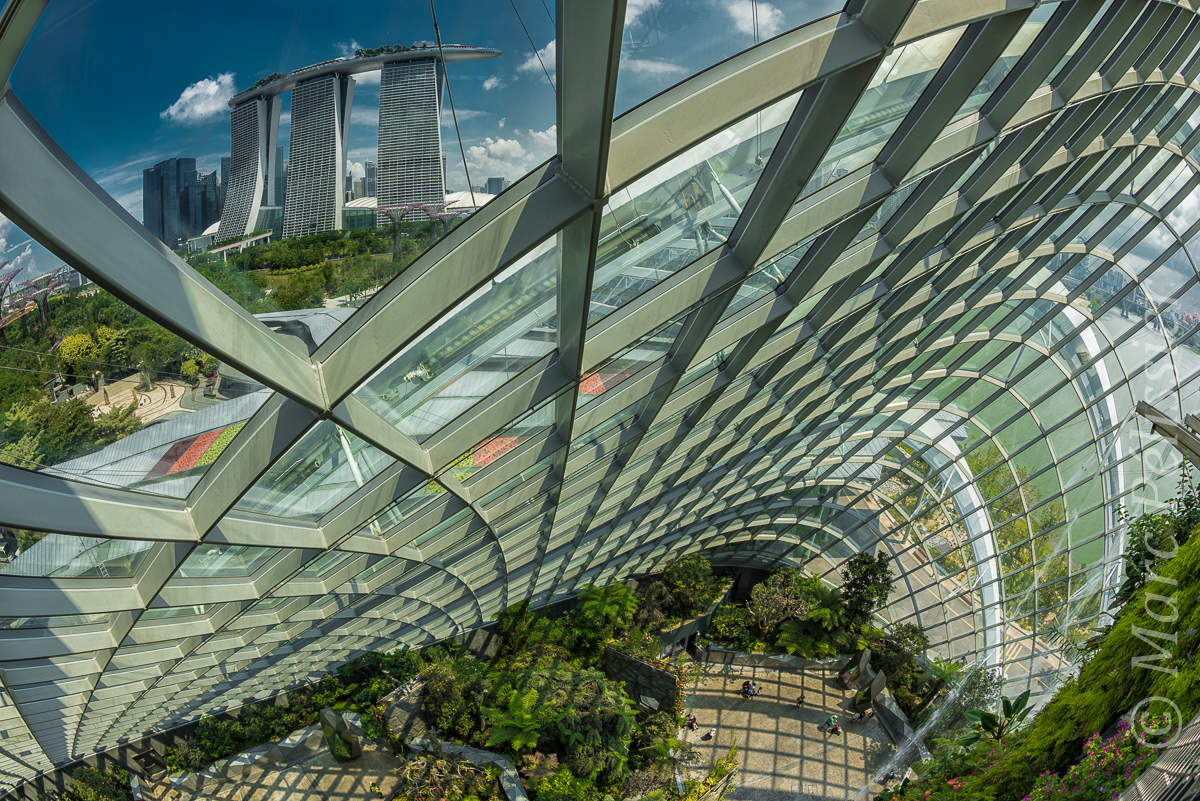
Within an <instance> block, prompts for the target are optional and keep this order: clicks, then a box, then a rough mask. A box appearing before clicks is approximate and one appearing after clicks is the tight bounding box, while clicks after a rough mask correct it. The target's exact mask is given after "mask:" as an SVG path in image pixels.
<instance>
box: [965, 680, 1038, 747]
mask: <svg viewBox="0 0 1200 801" xmlns="http://www.w3.org/2000/svg"><path fill="white" fill-rule="evenodd" d="M1000 704H1001V710H1000V714H999V715H997V714H996V713H994V712H988V711H987V710H984V709H968V710H967V720H969V721H971V722H972V723H976V724H978V726H979V728H978V729H976V730H975V731H972V732H968V733H967V734H965V735H963V736H962V737H960V738H959V740H958V741H959V742H960V743H962V744H963V745H969V744H971V743H974V742H976V741H977V740H979V739H980V738H982V737H984V736H985V735H986V736H987V737H991V738H992V739H993V740H997V741H999V742H1003V741H1004V736H1005V735H1006V734H1009V733H1010V732H1011V731H1012V730H1013V728H1014V727H1016V726H1018V725H1020V723H1021V721H1023V720H1025V718H1026V717H1028V715H1029V713H1030V712H1032V711H1033V708H1032V707H1030V706H1028V704H1029V690H1026V691H1025V692H1023V693H1021V694H1020V695H1018V696H1017V697H1016V698H1015V699H1009V698H1008V697H1003V698H1001V699H1000Z"/></svg>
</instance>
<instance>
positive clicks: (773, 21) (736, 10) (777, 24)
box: [725, 0, 784, 41]
mask: <svg viewBox="0 0 1200 801" xmlns="http://www.w3.org/2000/svg"><path fill="white" fill-rule="evenodd" d="M757 5H758V8H757V12H758V38H759V40H760V41H761V40H763V39H769V38H771V37H772V36H774V35H775V34H777V33H779V32H780V31H782V30H783V27H784V21H783V12H782V11H780V10H779V9H778V8H776V7H775V6H773V5H771V4H770V3H763V2H759V3H758V4H757ZM725 10H726V11H728V12H729V16H730V17H731V18H732V19H733V25H734V27H735V28H737V29H738V30H739V31H740V32H742V33H744V34H746V35H748V36H753V35H754V16H755V10H756V9H755V2H754V0H729V1H728V2H727V3H726V4H725Z"/></svg>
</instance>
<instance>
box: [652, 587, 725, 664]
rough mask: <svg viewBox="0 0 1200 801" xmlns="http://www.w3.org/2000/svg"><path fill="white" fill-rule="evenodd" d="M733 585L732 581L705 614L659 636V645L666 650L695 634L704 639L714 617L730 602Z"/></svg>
mask: <svg viewBox="0 0 1200 801" xmlns="http://www.w3.org/2000/svg"><path fill="white" fill-rule="evenodd" d="M733 585H734V582H732V581H730V582H729V584H728V585H727V586H726V587H725V590H724V591H723V592H722V593H721V595H720V597H718V598H717V600H715V601H713V604H712V606H710V607H709V608H708V611H706V612H704V614H701V615H697V616H696V617H693V618H690V619H689V620H685V621H683V622H682V623H680V624H679V625H678V626H676V627H674V628H673V629H671V630H670V631H664V632H663V633H662V634H660V635H658V644H659V645H661V646H662V647H663V649H664V650H665V649H667V648H670V647H671V646H673V645H674V644H675V643H677V642H679V641H681V640H686V639H687V638H688V637H691V636H692V635H693V634H695V635H696V636H697V637H703V636H704V634H705V633H706V632H707V631H708V627H709V624H711V623H712V619H713V615H715V614H716V613H717V610H718V609H720V608H721V607H722V606H723V605H724V604H725V603H726V601H728V600H729V594H730V593H731V592H733Z"/></svg>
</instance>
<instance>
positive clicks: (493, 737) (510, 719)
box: [487, 689, 541, 753]
mask: <svg viewBox="0 0 1200 801" xmlns="http://www.w3.org/2000/svg"><path fill="white" fill-rule="evenodd" d="M537 697H538V691H537V690H536V689H532V690H530V691H529V692H527V693H525V694H524V695H522V694H521V693H520V692H518V691H517V690H513V691H512V692H511V693H509V696H508V708H507V709H506V710H504V711H501V710H497V709H489V710H488V722H489V723H490V724H491V727H492V729H491V732H490V733H489V734H488V739H487V744H488V745H500V746H505V747H508V748H511V749H512V750H513V751H515V752H517V753H520V752H521V751H527V750H532V749H533V748H535V747H536V746H537V743H538V737H539V736H540V734H541V721H540V720H539V719H538V716H537V714H536V710H537Z"/></svg>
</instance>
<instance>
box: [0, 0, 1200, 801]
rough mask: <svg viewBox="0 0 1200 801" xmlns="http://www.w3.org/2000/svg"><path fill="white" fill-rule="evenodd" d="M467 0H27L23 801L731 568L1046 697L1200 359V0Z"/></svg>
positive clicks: (11, 5)
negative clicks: (851, 607)
mask: <svg viewBox="0 0 1200 801" xmlns="http://www.w3.org/2000/svg"><path fill="white" fill-rule="evenodd" d="M443 5H444V6H445V7H444V8H438V9H437V10H438V11H439V12H440V13H439V17H440V18H439V19H437V20H436V21H435V20H434V19H433V18H431V17H430V15H429V7H427V6H424V5H422V4H420V3H396V4H391V5H389V6H388V7H387V11H386V12H384V11H381V10H380V9H375V10H373V12H372V13H373V14H374V13H376V12H379V13H383V14H384V18H382V19H375V18H372V19H371V20H370V22H369V24H368V23H365V22H364V21H363V20H361V19H355V18H353V17H352V16H350V15H342V16H340V17H337V16H335V15H330V14H329V13H328V8H327V4H320V5H317V4H312V3H308V4H305V3H300V4H291V5H289V9H288V11H287V12H286V13H284V14H282V15H281V14H280V13H279V12H278V10H275V9H267V8H266V7H265V6H264V7H257V6H255V7H247V6H245V5H239V6H238V7H236V8H233V7H229V8H222V7H220V6H217V7H215V8H214V7H206V9H205V10H206V11H208V12H209V13H208V14H205V15H197V14H196V13H195V9H188V10H187V12H186V14H185V13H184V11H183V10H173V9H169V8H166V7H164V6H162V5H161V4H156V5H154V6H152V7H151V6H149V5H148V4H145V3H141V2H134V0H127V1H126V2H121V3H117V4H114V3H105V4H94V3H90V2H86V0H69V1H68V2H66V3H64V4H61V5H60V4H47V3H46V2H45V1H44V0H8V2H7V3H6V4H5V5H4V6H3V10H2V12H0V87H3V88H2V90H0V142H3V143H4V144H3V146H2V147H0V262H5V261H7V263H8V265H7V267H4V265H3V264H0V289H4V290H7V291H6V292H0V297H2V298H3V305H0V382H2V383H0V436H2V437H3V439H0V794H3V793H4V792H5V791H10V790H12V789H14V788H15V787H17V786H18V785H19V784H20V783H21V782H23V781H25V780H28V779H31V778H33V777H35V776H36V775H38V774H39V773H42V772H46V771H50V770H53V769H54V768H55V767H56V766H63V765H66V764H69V763H71V762H73V761H75V760H78V759H80V758H82V757H84V756H87V755H90V754H92V753H95V752H97V751H102V750H105V749H108V748H110V747H112V746H114V745H115V744H117V743H120V742H124V741H128V740H133V739H138V738H140V737H142V736H144V735H145V734H146V733H148V732H151V731H155V730H161V729H164V728H168V727H171V726H173V725H177V724H180V723H183V722H187V721H190V720H194V719H195V718H197V717H198V716H200V715H201V714H202V713H206V712H211V711H213V710H219V709H225V708H229V707H232V706H237V705H238V704H240V703H241V702H242V700H243V699H247V698H250V697H252V696H257V697H264V696H265V695H267V694H270V693H272V692H275V691H277V690H280V689H282V688H284V687H287V686H292V685H295V684H297V683H300V682H305V681H310V680H312V679H314V678H316V677H319V676H320V675H322V674H323V673H324V672H325V671H327V670H328V669H329V668H330V667H331V666H333V665H335V664H337V663H339V662H341V661H343V660H344V659H346V658H348V657H350V656H353V655H355V654H357V653H360V652H362V651H364V650H367V649H374V648H380V647H383V646H384V645H387V644H397V643H399V644H405V645H409V646H419V645H422V644H427V643H432V642H435V641H439V640H442V639H445V638H448V637H451V636H454V635H456V634H459V633H462V632H464V631H468V630H471V629H474V628H478V627H481V626H483V625H486V624H487V623H488V622H490V621H491V620H493V619H494V618H495V616H496V614H497V613H498V612H499V611H500V610H502V609H503V608H504V607H506V606H507V605H510V604H513V603H516V602H518V601H521V600H523V599H530V600H531V601H532V603H533V604H534V605H535V606H541V605H545V604H548V603H551V602H553V601H556V600H560V599H565V598H568V597H571V596H573V595H575V594H576V593H577V592H578V591H579V590H580V589H581V588H582V587H584V586H585V585H588V584H592V583H597V584H599V583H603V582H605V581H609V580H613V579H622V578H626V577H633V576H639V575H643V574H646V573H650V572H653V571H654V570H655V569H656V568H658V567H661V566H662V565H663V564H664V563H666V562H667V561H669V560H670V559H671V558H673V557H675V556H677V555H679V554H681V553H686V552H692V551H699V552H702V553H704V554H707V555H709V556H710V557H711V558H712V559H713V561H714V563H716V564H719V565H723V566H733V567H739V566H741V567H755V568H769V567H771V566H773V565H777V564H781V563H794V564H803V565H806V566H808V567H809V568H810V569H813V570H816V571H817V572H818V573H820V574H822V575H826V576H830V577H832V576H834V574H835V573H836V571H837V570H838V567H839V565H840V564H841V563H842V561H843V560H845V559H846V558H848V557H849V556H851V555H852V554H854V553H857V552H864V551H865V552H877V551H880V550H883V551H886V552H887V553H889V554H891V555H892V557H893V559H894V564H895V565H896V566H897V567H898V568H899V570H900V571H901V573H902V576H901V581H900V582H899V586H900V587H901V588H902V589H901V590H900V591H898V592H896V593H895V594H894V595H893V597H892V598H891V600H890V604H889V606H888V608H887V610H886V613H885V617H886V621H885V622H887V623H900V622H916V623H918V624H920V625H921V626H922V627H923V628H924V629H925V630H926V631H928V632H929V634H930V639H931V641H932V647H933V649H934V650H935V651H936V652H937V653H938V654H940V655H942V656H945V657H947V658H966V659H968V660H972V661H976V662H980V663H983V664H987V665H992V666H996V667H1000V668H1002V669H1003V671H1004V675H1005V678H1006V681H1007V682H1008V683H1009V684H1010V685H1011V687H1012V688H1015V692H1019V691H1020V690H1021V689H1024V688H1026V687H1028V688H1030V689H1031V690H1032V691H1033V694H1034V695H1035V697H1036V696H1039V695H1044V694H1045V693H1046V692H1048V691H1049V690H1052V689H1053V687H1054V686H1055V685H1056V682H1058V681H1059V679H1060V678H1061V677H1062V676H1064V675H1065V674H1067V673H1069V672H1070V671H1071V670H1072V668H1073V666H1074V664H1073V656H1072V655H1073V654H1076V653H1077V652H1078V651H1077V649H1076V648H1075V646H1076V645H1077V644H1078V643H1079V641H1080V638H1081V637H1082V636H1083V634H1084V633H1085V632H1086V631H1088V630H1089V629H1090V628H1091V627H1092V626H1093V625H1094V623H1095V622H1096V621H1097V619H1098V618H1100V617H1101V616H1102V615H1104V614H1105V612H1106V611H1107V610H1108V609H1109V608H1110V607H1111V605H1112V603H1113V600H1114V591H1115V589H1116V588H1117V587H1118V586H1119V585H1120V582H1121V575H1120V570H1121V561H1120V557H1121V554H1122V553H1123V551H1124V527H1123V522H1122V521H1123V517H1122V514H1123V510H1124V513H1125V514H1129V515H1137V514H1140V513H1141V512H1142V511H1143V510H1147V509H1155V508H1157V506H1158V505H1159V504H1161V503H1162V501H1163V500H1164V499H1165V498H1167V497H1170V495H1171V494H1172V491H1173V488H1174V486H1175V484H1176V482H1177V480H1178V476H1179V470H1180V467H1181V460H1180V457H1179V455H1178V453H1177V452H1176V451H1175V450H1173V449H1172V448H1171V447H1170V446H1169V444H1167V443H1166V442H1164V440H1163V439H1162V438H1160V437H1158V436H1157V435H1154V434H1152V433H1151V430H1150V428H1151V426H1150V424H1149V423H1148V422H1146V421H1144V420H1143V419H1142V418H1141V417H1140V416H1139V415H1138V414H1137V413H1136V407H1137V405H1138V403H1139V402H1146V403H1148V404H1150V405H1152V406H1153V407H1154V408H1156V409H1158V410H1160V411H1161V412H1163V413H1164V414H1166V415H1168V416H1170V417H1172V418H1174V419H1177V420H1180V419H1183V418H1184V416H1185V414H1186V413H1187V412H1188V411H1189V410H1191V409H1192V407H1194V405H1195V400H1196V392H1197V389H1198V388H1200V355H1198V353H1200V350H1198V349H1200V289H1198V288H1197V284H1198V283H1200V274H1198V273H1197V270H1196V266H1195V261H1194V257H1193V255H1192V248H1193V247H1196V243H1197V235H1198V233H1200V220H1198V218H1197V210H1198V209H1200V172H1198V171H1200V162H1198V161H1197V152H1196V151H1197V148H1200V130H1198V128H1200V94H1198V93H1197V92H1196V91H1195V88H1194V81H1195V80H1196V79H1197V77H1198V76H1200V52H1198V51H1197V47H1198V45H1200V21H1198V20H1197V19H1196V15H1195V13H1194V12H1193V11H1192V10H1190V9H1188V8H1185V7H1183V6H1176V5H1172V4H1169V3H1159V2H1152V3H1134V2H1124V0H1109V1H1108V2H1106V3H1104V4H1103V5H1102V6H1101V5H1100V4H1098V3H1072V2H1061V3H1060V2H1042V3H1035V2H1030V3H1008V4H990V5H988V6H987V10H986V11H980V8H981V6H980V5H979V4H964V3H958V2H947V1H945V0H919V1H918V0H851V1H850V3H849V4H848V5H847V6H846V7H838V6H837V5H831V4H830V3H828V2H816V1H813V0H809V1H807V2H806V1H805V0H794V1H793V2H782V1H781V0H772V2H765V1H764V0H737V2H730V3H725V4H717V5H714V4H707V5H706V4H701V5H700V6H695V4H686V3H676V2H671V1H670V0H628V2H612V1H611V0H586V1H585V0H562V1H561V2H559V3H558V4H557V6H555V5H553V4H552V5H546V4H543V3H540V2H519V3H514V4H513V5H512V8H511V11H512V13H511V14H509V10H510V9H506V8H502V9H501V10H502V12H503V13H498V12H496V11H495V9H494V8H493V4H484V3H481V2H475V0H472V1H471V2H468V3H460V4H456V5H455V6H454V8H453V9H451V8H450V7H449V5H448V4H443ZM496 8H501V6H496ZM214 12H215V13H214ZM234 20H236V21H237V24H233V21H234ZM133 21H136V22H133ZM364 30H365V31H370V33H369V34H368V33H366V32H364ZM413 31H418V32H419V33H417V34H414V33H413ZM368 35H369V36H371V37H372V40H371V41H365V40H366V37H367V36H368ZM414 36H420V37H422V38H421V40H420V41H417V42H414V43H411V44H410V43H408V39H411V38H413V37H414ZM398 38H399V39H403V42H404V43H403V44H388V43H389V42H392V41H393V40H395V39H398ZM111 41H118V42H119V43H120V44H119V45H112V44H109V42H111ZM460 46H461V49H456V48H460ZM148 54H153V55H151V56H150V57H151V58H153V59H154V64H153V65H149V64H147V63H146V62H147V56H148ZM460 56H461V58H460ZM414 65H415V66H414ZM148 67H150V68H148ZM406 93H407V94H406ZM413 98H416V99H415V100H414V99H413ZM422 103H423V104H424V105H421V104H422ZM401 104H409V105H413V107H414V108H415V107H417V106H420V108H421V109H423V111H422V112H421V114H423V115H424V116H420V115H418V114H417V113H416V112H413V113H409V114H407V115H400V114H399V112H397V111H396V108H398V107H399V105H401ZM401 117H402V119H401ZM423 137H424V138H423ZM285 162H286V166H285ZM414 175H417V176H421V177H420V181H418V180H416V179H412V180H409V179H410V178H411V177H412V176H414ZM422 181H423V182H424V183H422ZM422 193H424V194H422ZM429 193H432V194H429ZM181 204H183V205H182V206H181ZM266 241H271V242H276V243H277V244H276V245H274V246H272V247H263V246H262V244H263V242H266ZM289 243H291V244H289ZM264 254H269V255H264ZM59 265H64V266H65V267H66V268H67V269H66V270H65V271H58V266H59ZM14 270H20V272H19V273H17V272H14ZM6 280H7V283H6ZM71 315H74V316H71ZM22 337H25V338H24V339H22ZM72 337H74V339H73V338H72ZM22 343H25V344H22ZM29 343H34V345H36V347H33V346H30V345H29ZM39 348H40V350H39ZM47 395H53V396H54V400H55V402H54V403H53V404H52V403H50V401H49V400H48V399H46V396H47ZM76 395H79V396H85V395H86V398H83V399H82V400H81V399H80V398H78V397H76ZM71 404H75V405H74V406H72V405H71ZM80 404H83V405H82V406H81V405H80ZM156 404H157V405H156ZM84 406H86V411H85V412H80V413H78V414H79V415H82V416H77V417H75V418H72V419H73V420H75V424H78V425H80V426H83V427H84V428H87V430H88V431H89V432H91V433H89V434H88V437H89V438H85V440H80V441H74V440H72V441H70V442H64V443H59V444H53V443H52V442H51V438H52V435H54V432H55V431H57V429H55V428H54V426H56V425H59V423H57V422H54V421H58V420H59V416H61V415H62V414H65V412H63V411H62V410H64V409H68V408H70V409H80V408H84ZM143 407H145V408H143ZM56 415H58V416H56ZM84 418H86V420H85V419H84ZM39 421H41V422H39ZM47 421H50V422H47ZM62 425H66V423H62ZM89 425H90V426H91V428H88V426H89ZM47 432H49V433H47ZM81 436H82V435H81ZM54 442H56V443H57V442H58V440H54ZM52 445H53V447H52ZM165 618H170V619H171V620H170V621H169V623H167V624H165V623H164V622H163V619H165ZM176 618H177V619H176ZM1010 689H1011V688H1006V692H1007V693H1008V694H1010V695H1011V694H1015V692H1013V691H1010Z"/></svg>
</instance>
